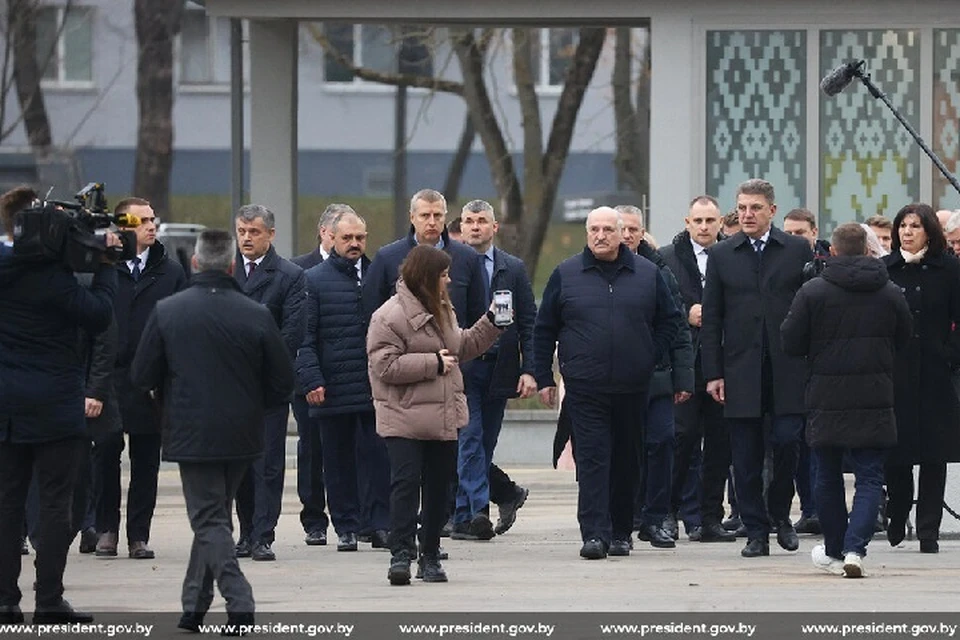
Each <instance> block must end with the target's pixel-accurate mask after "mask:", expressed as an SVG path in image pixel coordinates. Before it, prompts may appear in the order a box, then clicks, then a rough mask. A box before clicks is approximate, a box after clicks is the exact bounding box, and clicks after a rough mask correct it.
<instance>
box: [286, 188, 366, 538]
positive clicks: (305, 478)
mask: <svg viewBox="0 0 960 640" xmlns="http://www.w3.org/2000/svg"><path fill="white" fill-rule="evenodd" d="M348 210H349V211H353V208H352V207H350V205H346V204H337V203H334V204H330V205H328V206H327V208H326V209H324V211H323V213H322V214H320V220H319V221H318V222H317V248H316V249H314V250H313V251H311V252H310V253H305V254H303V255H302V256H297V257H295V258H291V259H290V262H292V263H293V264H295V265H297V266H298V267H300V268H301V269H303V270H304V272H306V271H307V270H308V269H310V268H311V267H315V266H317V265H318V264H320V263H321V262H323V261H324V260H326V259H327V258H328V257H329V256H330V249H332V248H333V236H332V235H331V233H330V228H331V226H332V225H333V220H334V218H336V217H337V216H338V215H339V214H341V213H344V212H346V211H348ZM292 404H293V417H294V418H295V419H296V421H297V495H298V496H299V498H300V504H301V505H303V508H302V509H301V510H300V524H301V525H302V526H303V531H304V533H305V534H306V537H305V538H304V542H306V543H307V544H308V545H310V546H321V545H325V544H327V526H328V525H329V524H330V520H329V518H327V514H326V512H325V510H326V508H327V498H326V487H324V484H323V441H322V439H321V438H320V425H319V424H317V421H316V419H315V418H311V417H310V405H308V404H307V399H306V390H304V389H301V388H300V387H299V386H298V387H297V389H296V391H295V392H294V394H293V403H292Z"/></svg>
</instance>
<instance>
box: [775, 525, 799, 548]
mask: <svg viewBox="0 0 960 640" xmlns="http://www.w3.org/2000/svg"><path fill="white" fill-rule="evenodd" d="M777 544H778V545H780V546H781V547H783V548H784V549H786V550H787V551H796V550H797V549H799V548H800V538H798V537H797V530H796V529H794V528H793V525H792V524H790V521H789V520H784V521H783V522H781V523H780V524H779V525H777Z"/></svg>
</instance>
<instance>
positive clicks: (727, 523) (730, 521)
mask: <svg viewBox="0 0 960 640" xmlns="http://www.w3.org/2000/svg"><path fill="white" fill-rule="evenodd" d="M742 525H743V523H742V522H740V516H730V517H729V518H727V519H726V520H724V521H723V522H722V523H720V526H721V527H723V528H724V529H726V530H727V531H736V530H737V529H739V528H740V527H741V526H742Z"/></svg>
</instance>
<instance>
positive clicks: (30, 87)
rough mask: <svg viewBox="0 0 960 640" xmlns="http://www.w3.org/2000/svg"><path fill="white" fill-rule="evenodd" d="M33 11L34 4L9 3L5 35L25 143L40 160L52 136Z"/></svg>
mask: <svg viewBox="0 0 960 640" xmlns="http://www.w3.org/2000/svg"><path fill="white" fill-rule="evenodd" d="M36 9H37V6H36V3H35V2H34V1H33V0H9V3H8V4H7V25H8V28H9V30H8V32H7V33H8V37H9V38H10V39H11V41H12V45H13V78H14V82H15V84H16V87H17V98H18V100H19V102H20V110H21V113H22V114H23V124H24V127H25V128H26V130H27V140H29V142H30V148H31V149H32V150H33V152H34V153H35V154H36V155H37V157H40V158H42V157H45V156H46V155H47V154H49V153H50V147H51V146H52V145H53V135H52V133H51V132H50V119H49V118H48V117H47V107H46V104H45V103H44V101H43V91H42V89H41V88H40V79H41V78H42V77H43V70H42V69H41V68H40V65H39V64H38V63H37V26H36ZM40 53H41V54H42V55H43V56H44V59H47V60H49V58H50V55H51V52H40ZM4 97H6V96H4Z"/></svg>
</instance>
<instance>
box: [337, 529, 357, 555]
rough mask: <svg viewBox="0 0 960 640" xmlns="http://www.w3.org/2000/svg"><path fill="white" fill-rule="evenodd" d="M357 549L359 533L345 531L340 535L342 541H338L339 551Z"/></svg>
mask: <svg viewBox="0 0 960 640" xmlns="http://www.w3.org/2000/svg"><path fill="white" fill-rule="evenodd" d="M356 550H357V534H355V533H345V534H343V535H342V536H340V541H339V542H337V551H356Z"/></svg>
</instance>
